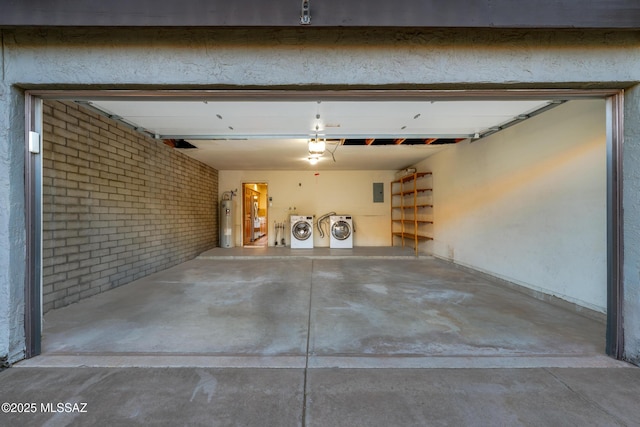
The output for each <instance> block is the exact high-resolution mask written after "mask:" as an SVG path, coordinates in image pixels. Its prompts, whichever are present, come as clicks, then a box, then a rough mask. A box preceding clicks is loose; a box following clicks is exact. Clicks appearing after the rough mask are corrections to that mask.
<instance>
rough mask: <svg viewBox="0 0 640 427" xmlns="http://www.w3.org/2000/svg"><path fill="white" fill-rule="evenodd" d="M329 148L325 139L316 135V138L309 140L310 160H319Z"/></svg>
mask: <svg viewBox="0 0 640 427" xmlns="http://www.w3.org/2000/svg"><path fill="white" fill-rule="evenodd" d="M326 148H327V141H326V140H325V139H324V138H322V139H321V138H319V137H318V134H316V136H315V138H311V139H310V140H309V158H311V157H314V158H316V159H317V158H318V157H321V156H322V155H323V154H324V151H325V150H326Z"/></svg>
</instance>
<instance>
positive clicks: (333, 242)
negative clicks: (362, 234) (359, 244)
mask: <svg viewBox="0 0 640 427" xmlns="http://www.w3.org/2000/svg"><path fill="white" fill-rule="evenodd" d="M329 229H330V231H329V247H330V248H353V219H352V218H351V215H331V217H329Z"/></svg>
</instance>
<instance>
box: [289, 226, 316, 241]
mask: <svg viewBox="0 0 640 427" xmlns="http://www.w3.org/2000/svg"><path fill="white" fill-rule="evenodd" d="M312 231H313V230H312V229H311V224H309V223H308V222H306V221H298V222H296V223H295V224H293V227H291V233H292V234H293V237H295V238H296V240H307V239H308V238H309V237H311V232H312Z"/></svg>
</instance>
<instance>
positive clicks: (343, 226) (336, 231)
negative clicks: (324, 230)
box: [331, 220, 351, 240]
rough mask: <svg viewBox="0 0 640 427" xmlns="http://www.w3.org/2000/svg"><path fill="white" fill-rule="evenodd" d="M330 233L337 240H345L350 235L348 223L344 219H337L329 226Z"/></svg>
mask: <svg viewBox="0 0 640 427" xmlns="http://www.w3.org/2000/svg"><path fill="white" fill-rule="evenodd" d="M331 235H332V236H333V237H335V238H336V239H338V240H345V239H348V238H349V236H351V227H350V226H349V223H348V222H347V221H344V220H339V221H336V222H334V223H333V225H332V226H331Z"/></svg>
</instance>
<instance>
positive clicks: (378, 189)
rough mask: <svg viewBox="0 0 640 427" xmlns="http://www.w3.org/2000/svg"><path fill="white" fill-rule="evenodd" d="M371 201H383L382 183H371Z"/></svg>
mask: <svg viewBox="0 0 640 427" xmlns="http://www.w3.org/2000/svg"><path fill="white" fill-rule="evenodd" d="M373 203H384V184H383V183H382V182H374V183H373Z"/></svg>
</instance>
